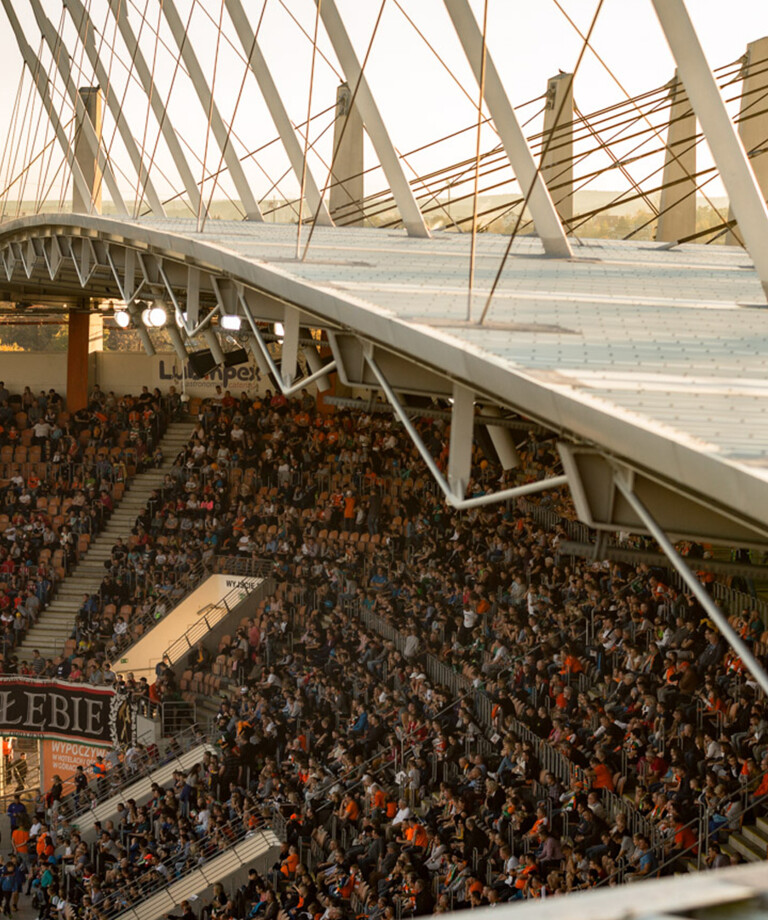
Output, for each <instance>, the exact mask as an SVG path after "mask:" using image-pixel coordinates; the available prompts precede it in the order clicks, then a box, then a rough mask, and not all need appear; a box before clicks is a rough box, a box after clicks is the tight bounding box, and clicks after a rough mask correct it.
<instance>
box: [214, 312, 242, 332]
mask: <svg viewBox="0 0 768 920" xmlns="http://www.w3.org/2000/svg"><path fill="white" fill-rule="evenodd" d="M242 324H243V323H242V320H241V319H240V317H239V316H233V315H230V314H228V313H224V314H222V317H221V319H220V320H219V325H220V326H221V328H222V329H228V330H229V331H230V332H239V331H240V327H241V326H242Z"/></svg>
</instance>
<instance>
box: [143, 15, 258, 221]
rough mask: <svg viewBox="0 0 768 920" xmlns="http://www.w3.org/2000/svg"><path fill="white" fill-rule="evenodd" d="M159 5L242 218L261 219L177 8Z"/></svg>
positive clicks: (241, 166)
mask: <svg viewBox="0 0 768 920" xmlns="http://www.w3.org/2000/svg"><path fill="white" fill-rule="evenodd" d="M160 6H161V9H162V11H163V14H164V16H165V21H166V22H167V23H168V27H169V28H170V30H171V35H173V40H174V41H175V42H176V46H177V47H178V49H179V53H180V54H181V58H182V60H183V61H184V65H185V66H186V68H187V71H188V73H189V78H190V80H191V81H192V86H193V87H194V89H195V92H196V93H197V98H198V99H199V100H200V105H201V106H202V107H203V110H204V111H205V113H206V115H207V116H208V117H209V119H210V130H211V131H212V132H213V136H214V137H215V138H216V143H217V144H218V145H219V150H220V151H221V154H222V157H223V159H224V162H225V163H226V165H227V169H228V170H229V174H230V176H231V177H232V181H233V182H234V185H235V189H236V191H237V194H238V196H239V197H240V202H241V203H242V205H243V208H244V209H245V218H246V220H263V219H264V218H263V217H262V214H261V209H260V208H259V204H258V202H257V201H256V198H255V197H254V194H253V191H252V189H251V187H250V185H249V184H248V180H247V179H246V176H245V172H244V171H243V165H242V163H241V162H240V158H239V157H238V155H237V151H236V150H235V148H234V146H233V145H232V143H231V141H230V136H229V132H228V131H227V128H226V125H225V124H224V120H223V118H222V117H221V113H220V112H219V107H218V106H217V105H216V102H215V100H214V98H213V94H212V93H211V88H210V87H209V86H208V82H207V80H206V79H205V75H204V74H203V68H202V67H201V66H200V62H199V61H198V59H197V55H196V54H195V51H194V48H193V47H192V44H191V43H190V42H188V41H187V32H186V30H185V28H184V23H183V22H182V21H181V17H180V16H179V12H178V10H177V9H176V4H175V3H174V0H163V2H162V3H161V5H160ZM206 178H207V176H203V181H205V179H206ZM203 192H204V189H203V187H202V186H201V188H200V194H201V195H202V194H203Z"/></svg>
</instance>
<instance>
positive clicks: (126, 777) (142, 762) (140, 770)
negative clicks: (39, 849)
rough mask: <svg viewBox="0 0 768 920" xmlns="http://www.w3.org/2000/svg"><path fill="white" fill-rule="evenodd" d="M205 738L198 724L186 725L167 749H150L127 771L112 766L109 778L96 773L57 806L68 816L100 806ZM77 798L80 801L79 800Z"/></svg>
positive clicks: (59, 810)
mask: <svg viewBox="0 0 768 920" xmlns="http://www.w3.org/2000/svg"><path fill="white" fill-rule="evenodd" d="M205 741H206V739H205V736H204V735H203V734H202V733H201V732H200V731H199V729H197V728H196V727H195V726H192V727H191V728H185V729H184V730H183V731H181V732H179V733H178V735H174V736H173V737H172V738H170V739H169V740H168V741H167V743H166V745H165V750H164V751H161V750H160V748H159V747H158V749H157V752H156V754H155V753H148V754H147V755H145V756H142V757H139V758H138V759H137V761H136V768H135V770H133V772H131V773H127V772H126V770H125V766H124V765H123V764H120V765H119V766H117V767H113V768H112V769H111V770H108V771H107V773H106V775H105V778H103V779H102V778H99V777H95V778H94V779H92V780H90V781H89V782H88V785H87V786H86V788H85V789H84V790H83V791H82V792H79V793H77V792H75V791H72V792H69V793H67V794H66V795H64V796H63V797H62V798H61V799H59V805H58V809H57V810H58V812H59V813H62V814H66V816H67V818H68V819H70V820H74V819H75V818H78V817H79V816H80V815H83V814H85V813H86V812H88V811H91V810H92V809H96V808H98V806H99V805H102V804H103V803H104V802H106V801H108V800H109V799H111V798H114V797H115V796H116V795H119V794H120V793H121V792H122V791H124V790H125V789H127V788H128V787H129V786H132V785H133V784H134V783H136V782H138V781H139V780H141V779H149V778H151V774H152V773H153V772H154V771H155V770H157V769H158V767H161V766H163V765H164V764H166V763H170V762H171V761H172V760H173V759H174V758H178V756H179V755H180V754H184V753H186V752H187V751H189V750H192V748H193V747H196V746H197V745H198V744H204V743H205ZM116 770H117V771H119V772H122V774H123V779H122V781H121V782H118V783H115V782H114V778H115V776H114V773H115V771H116ZM102 782H106V784H107V789H106V790H103V791H100V784H101V783H102ZM71 783H72V777H69V778H68V779H67V780H65V782H64V785H65V787H66V786H67V785H70V784H71ZM92 792H95V793H96V795H95V796H93V795H91V793H92ZM76 799H77V803H76V802H75V800H76Z"/></svg>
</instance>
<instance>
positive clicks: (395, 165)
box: [315, 0, 429, 236]
mask: <svg viewBox="0 0 768 920" xmlns="http://www.w3.org/2000/svg"><path fill="white" fill-rule="evenodd" d="M315 3H318V5H319V7H320V18H321V19H322V20H323V25H324V26H325V30H326V32H327V33H328V37H329V38H330V40H331V43H332V45H333V50H334V51H335V52H336V57H337V58H338V59H339V64H341V69H342V70H343V72H344V76H345V77H346V79H347V83H348V84H349V85H350V86H351V87H352V88H353V92H354V90H355V88H356V90H357V92H356V94H355V105H356V106H357V107H358V109H359V112H360V115H361V117H362V119H363V124H364V125H365V130H366V131H367V133H368V137H369V138H370V139H371V143H372V144H373V146H374V149H375V150H376V155H377V156H378V158H379V162H380V163H381V168H382V169H383V170H384V175H385V176H386V177H387V182H389V187H390V188H391V189H392V195H393V197H394V199H395V203H396V204H397V207H398V210H399V211H400V216H401V217H402V219H403V225H404V226H405V229H406V230H407V231H408V235H409V236H429V230H428V229H427V225H426V224H425V223H424V217H423V215H422V213H421V211H420V210H419V205H418V203H417V201H416V198H415V196H414V194H413V189H412V188H411V186H410V184H409V183H408V180H407V179H406V178H405V173H404V172H403V166H402V164H401V162H400V157H399V156H398V155H397V151H396V150H395V146H394V144H393V143H392V138H391V137H390V136H389V132H388V131H387V127H386V125H385V124H384V120H383V119H382V117H381V114H380V112H379V108H378V106H377V105H376V101H375V100H374V98H373V93H372V92H371V90H370V87H369V86H368V81H367V80H366V79H365V76H364V75H363V71H362V68H361V67H360V62H359V61H358V59H357V54H356V53H355V49H354V47H353V45H352V42H351V41H350V40H349V35H348V34H347V30H346V28H345V27H344V22H343V20H342V18H341V16H340V15H339V11H338V9H337V8H336V2H335V0H322V3H320V2H319V0H315Z"/></svg>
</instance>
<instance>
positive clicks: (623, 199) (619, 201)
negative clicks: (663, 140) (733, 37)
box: [574, 91, 768, 239]
mask: <svg viewBox="0 0 768 920" xmlns="http://www.w3.org/2000/svg"><path fill="white" fill-rule="evenodd" d="M766 96H768V91H767V92H766V93H764V94H763V96H762V97H760V99H756V100H754V101H753V102H752V103H750V106H748V107H747V109H745V110H744V111H745V112H746V111H747V110H748V109H749V108H751V107H752V106H753V105H755V104H757V103H758V102H760V101H762V99H764V98H765V97H766ZM766 112H768V109H766V110H761V111H758V112H754V113H752V114H751V115H747V116H743V117H741V118H739V119H738V121H739V122H740V121H748V120H750V119H752V118H758V117H760V116H761V115H764V114H766ZM690 115H691V111H688V112H687V113H684V114H682V115H681V116H679V118H678V119H675V121H677V120H681V119H683V118H688V117H690ZM703 140H704V135H703V134H702V133H701V132H698V133H697V134H695V135H692V136H691V137H690V138H683V139H681V142H680V143H681V144H683V143H687V142H688V141H693V142H694V143H693V144H691V145H690V146H688V147H686V148H685V150H683V151H681V152H680V154H679V155H680V156H682V155H684V154H685V153H687V152H688V151H689V150H690V149H692V147H694V146H696V145H697V144H700V143H701V142H702V141H703ZM664 149H666V148H664ZM658 152H659V151H657V150H653V151H650V152H649V153H646V154H643V157H646V156H651V155H655V154H656V153H658ZM640 158H642V157H639V158H638V159H640ZM663 169H664V165H661V166H659V167H657V168H656V169H654V170H653V171H652V172H650V173H648V174H647V175H646V176H645V177H644V178H643V179H641V180H640V183H641V184H642V183H645V182H648V181H649V180H650V179H652V178H653V177H654V176H656V175H657V174H658V173H659V172H662V171H663ZM713 169H714V167H713V168H712V169H708V170H705V171H698V172H696V173H695V174H694V176H693V177H689V176H687V175H686V176H685V177H684V178H683V179H682V180H678V181H676V182H674V183H671V184H672V185H676V184H680V182H684V181H686V180H688V181H690V182H691V183H692V184H693V186H694V188H693V190H692V191H691V192H690V193H689V194H695V193H696V192H697V191H699V190H700V188H699V187H697V186H696V182H695V177H697V176H700V175H702V174H709V173H710V172H712V170H713ZM715 177H716V176H711V177H710V178H709V179H707V181H706V182H705V183H704V185H707V184H709V182H710V181H711V180H712V179H713V178H715ZM665 187H666V186H665V185H664V184H662V185H660V186H659V187H658V188H657V189H655V190H654V191H659V190H661V189H663V188H665ZM687 197H689V196H688V195H685V196H683V198H681V199H679V200H680V201H682V200H685V199H686V198H687ZM702 197H705V198H706V196H704V195H703V196H702ZM636 198H637V196H636V195H632V196H630V197H629V198H627V197H626V193H622V194H621V195H619V196H617V197H616V198H614V199H612V200H611V201H610V202H608V203H607V204H606V205H604V206H602V207H601V208H597V209H594V210H593V211H590V212H586V213H585V214H583V215H578V218H583V219H582V220H581V222H580V223H579V224H578V225H577V226H582V225H583V224H584V223H586V221H587V220H591V219H592V217H594V216H596V214H598V213H601V212H603V211H606V210H610V209H611V208H612V207H615V206H617V205H621V204H625V203H627V202H629V201H634V200H636ZM673 206H674V205H670V206H669V207H668V208H665V209H664V212H662V213H666V211H667V210H669V209H670V208H671V207H673ZM574 219H577V218H574ZM648 223H649V222H646V223H645V224H643V225H641V226H640V227H637V228H635V231H633V232H632V234H630V237H631V236H633V235H634V233H635V232H640V230H642V229H644V228H645V227H646V226H648ZM723 223H725V222H723ZM734 236H736V235H735V234H734ZM736 238H737V239H739V238H738V237H736Z"/></svg>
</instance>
